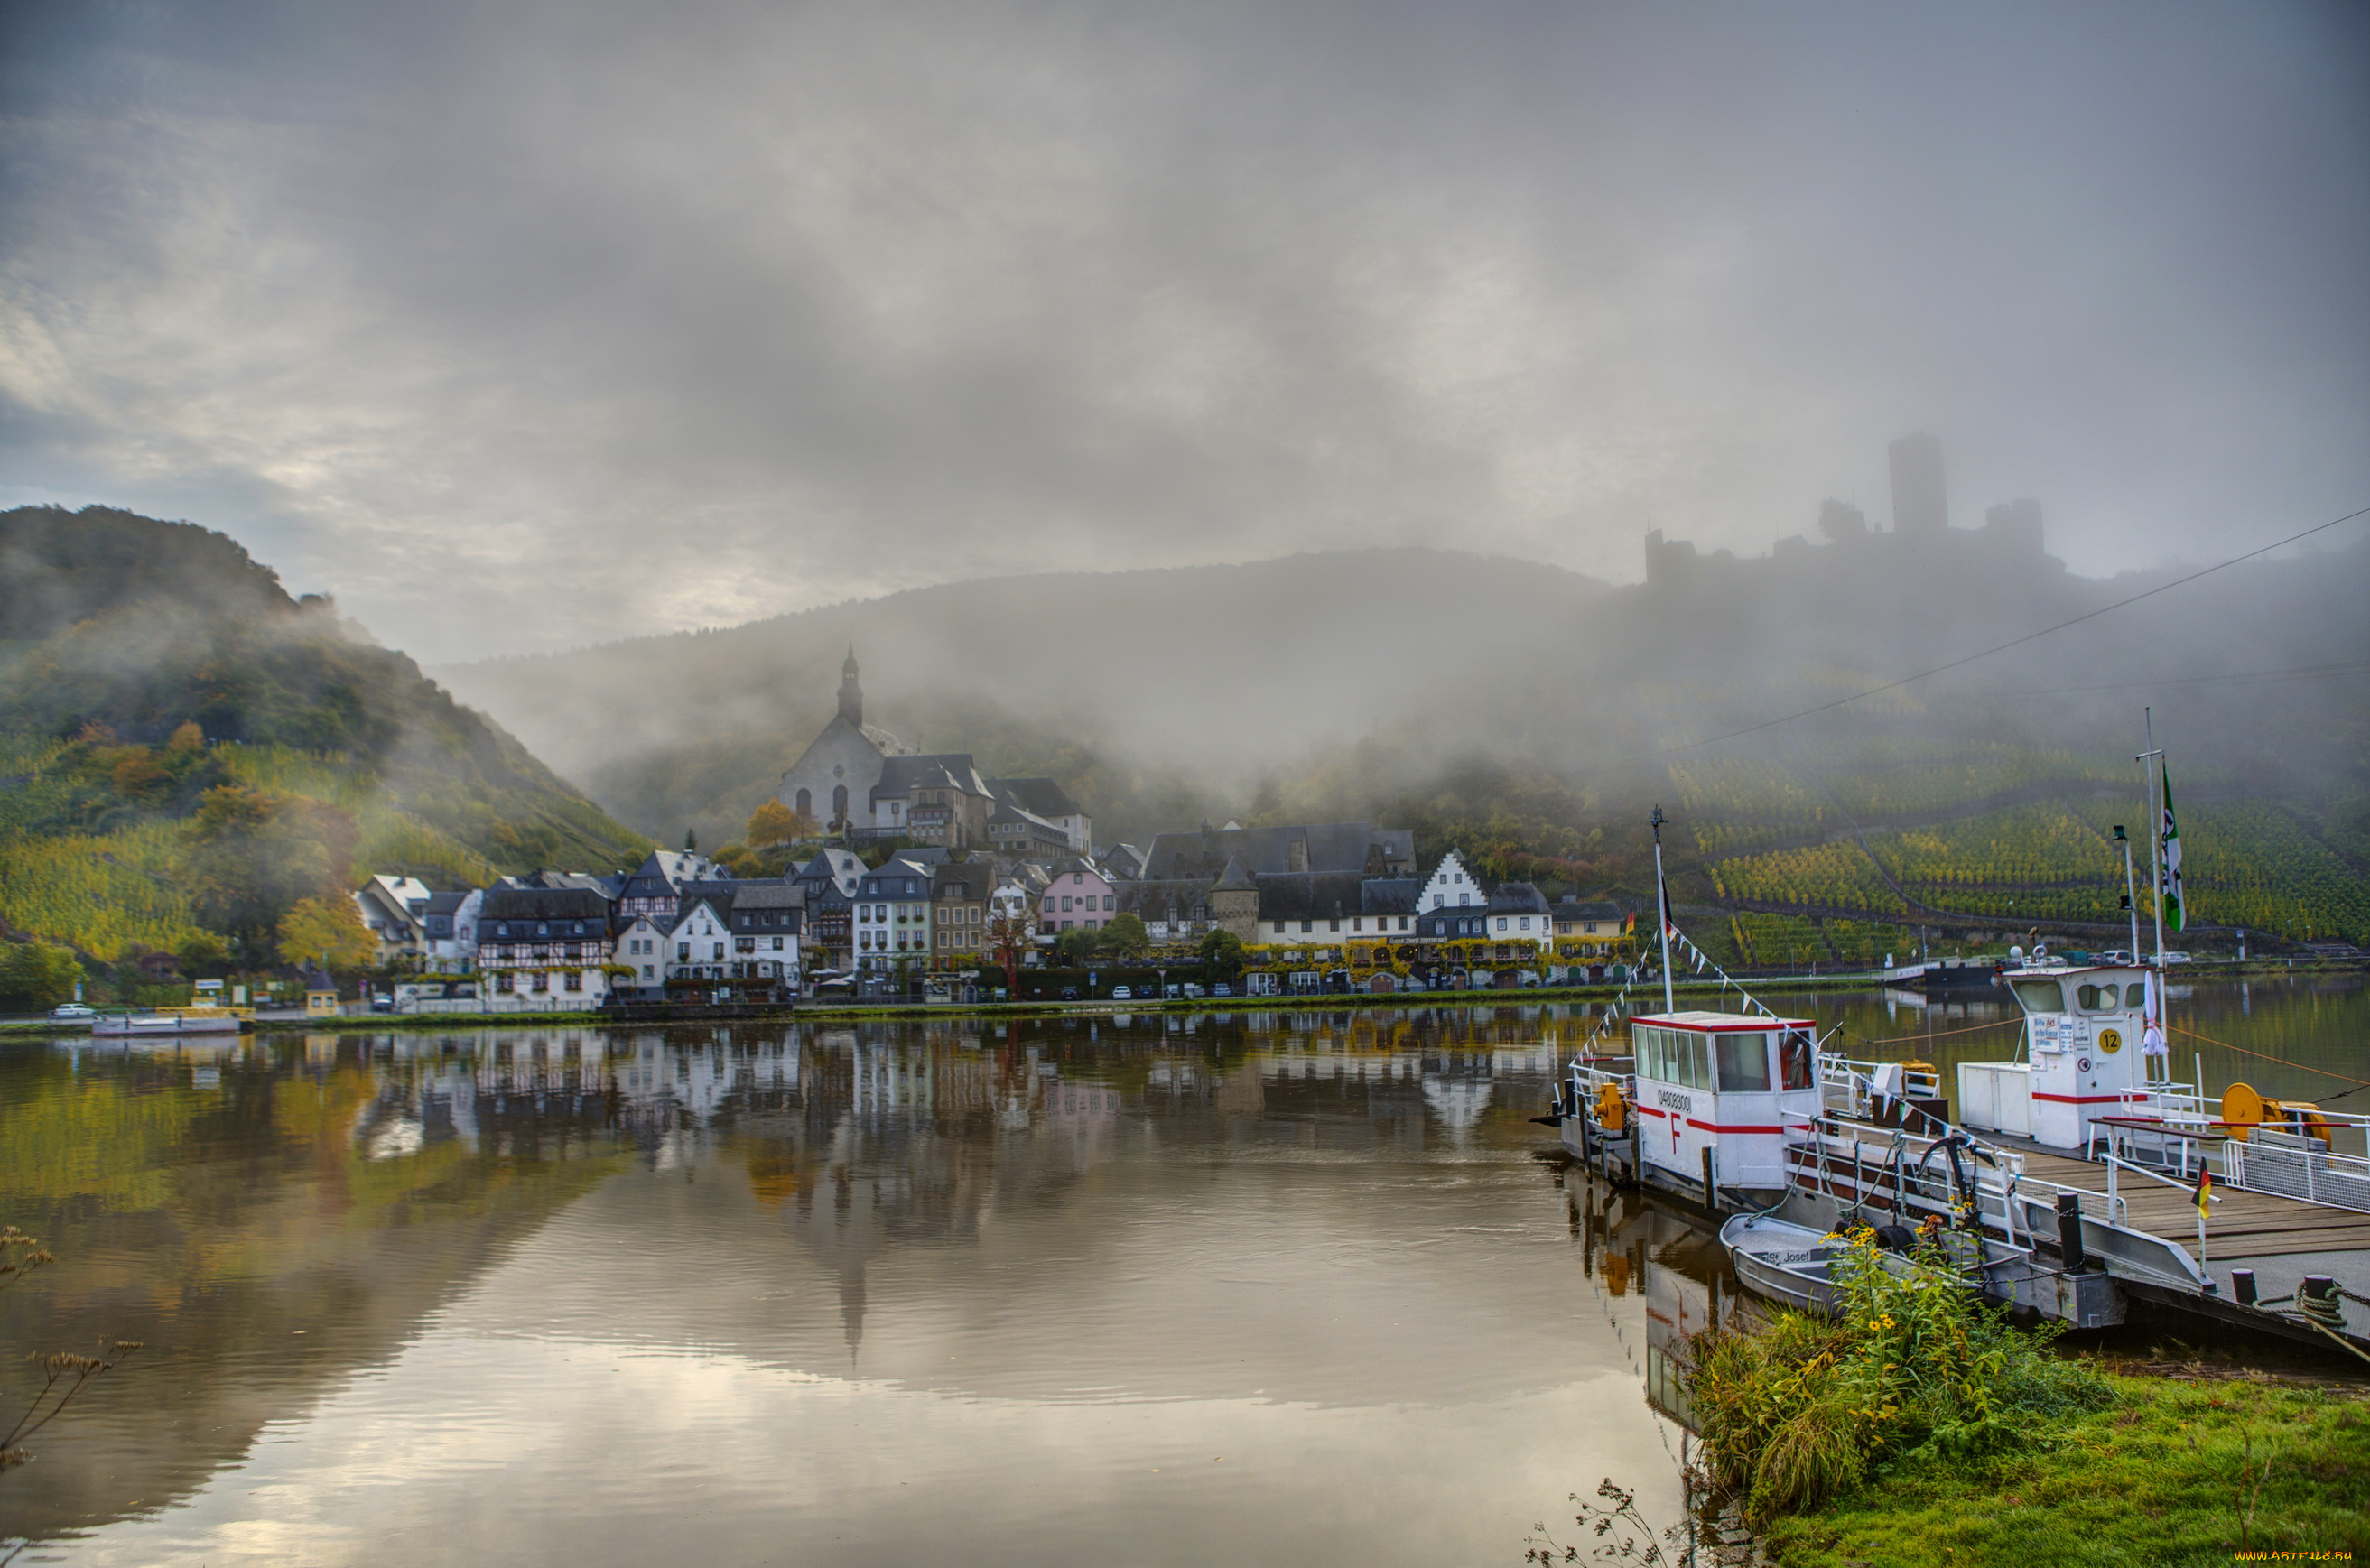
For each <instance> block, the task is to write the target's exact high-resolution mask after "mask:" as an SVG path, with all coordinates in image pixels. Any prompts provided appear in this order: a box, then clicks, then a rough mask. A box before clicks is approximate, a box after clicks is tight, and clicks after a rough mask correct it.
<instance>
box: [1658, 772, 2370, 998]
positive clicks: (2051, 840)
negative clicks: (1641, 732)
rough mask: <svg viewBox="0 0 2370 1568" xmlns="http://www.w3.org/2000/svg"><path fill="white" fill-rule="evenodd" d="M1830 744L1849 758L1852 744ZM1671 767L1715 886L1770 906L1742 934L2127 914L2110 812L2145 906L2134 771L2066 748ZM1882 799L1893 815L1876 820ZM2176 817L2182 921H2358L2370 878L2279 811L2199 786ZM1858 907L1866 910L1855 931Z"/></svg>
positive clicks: (1755, 937)
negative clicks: (1990, 803) (2123, 775)
mask: <svg viewBox="0 0 2370 1568" xmlns="http://www.w3.org/2000/svg"><path fill="white" fill-rule="evenodd" d="M1837 762H1838V767H1839V769H1842V768H1848V767H1849V765H1850V763H1851V759H1848V758H1846V759H1838V760H1837ZM1672 774H1673V783H1674V785H1675V786H1676V787H1677V789H1678V791H1679V798H1680V800H1681V802H1682V807H1683V809H1685V810H1686V811H1687V812H1689V814H1690V816H1691V818H1693V819H1691V820H1690V821H1689V822H1688V826H1689V827H1690V828H1691V829H1692V830H1693V832H1694V836H1695V838H1696V841H1697V847H1698V848H1699V849H1700V851H1701V852H1702V854H1703V857H1704V868H1705V870H1706V871H1707V873H1708V875H1709V876H1710V879H1711V882H1712V886H1713V888H1714V890H1715V891H1716V893H1717V895H1718V896H1719V897H1720V898H1722V899H1723V900H1731V901H1734V902H1738V903H1750V904H1754V905H1756V906H1760V907H1761V909H1762V910H1764V911H1766V912H1763V913H1759V914H1755V915H1752V916H1745V915H1740V917H1739V921H1740V923H1739V926H1738V932H1739V936H1740V939H1741V940H1742V941H1743V942H1744V943H1745V944H1748V945H1749V946H1751V947H1753V948H1754V950H1756V952H1764V951H1766V952H1769V953H1779V952H1790V951H1792V950H1793V949H1794V948H1796V947H1799V946H1800V945H1801V940H1802V939H1801V935H1800V933H1797V932H1795V931H1793V930H1792V929H1791V928H1789V927H1785V926H1781V925H1777V924H1767V923H1764V922H1766V921H1776V920H1778V919H1779V918H1781V916H1782V915H1783V914H1784V913H1786V912H1788V911H1795V912H1799V914H1801V915H1802V916H1824V917H1827V922H1826V927H1825V932H1824V935H1825V937H1826V939H1828V940H1831V941H1834V942H1835V944H1836V947H1837V949H1838V950H1840V949H1841V948H1842V946H1843V943H1844V940H1845V939H1846V938H1847V937H1848V938H1849V939H1850V940H1851V941H1852V943H1853V947H1854V951H1855V952H1866V953H1873V954H1874V955H1875V956H1877V957H1879V958H1881V956H1882V953H1883V952H1884V951H1887V950H1889V951H1892V952H1893V953H1895V954H1896V955H1898V954H1900V953H1903V952H1905V951H1907V950H1908V948H1909V947H1910V945H1911V944H1910V943H1909V942H1908V940H1907V939H1906V937H1905V935H1904V934H1903V933H1900V932H1899V930H1898V926H1899V924H1900V923H1902V922H1909V923H1916V922H1917V921H1921V920H1924V919H1932V918H1939V919H1943V920H1955V921H1970V922H1974V921H1983V922H1989V921H1996V922H1998V923H1999V924H2000V925H2001V926H2003V927H2007V928H2009V929H2015V928H2018V927H2029V926H2034V925H2039V926H2043V927H2047V926H2053V925H2069V926H2077V927H2091V928H2098V927H2111V926H2114V925H2117V924H2120V923H2122V922H2123V921H2125V919H2126V918H2127V917H2126V915H2125V913H2124V911H2123V889H2124V879H2123V849H2122V846H2121V845H2119V844H2117V843H2116V842H2115V841H2113V838H2112V836H2111V830H2112V829H2113V827H2114V825H2115V824H2116V823H2119V822H2121V823H2124V824H2126V825H2127V826H2129V827H2130V829H2131V830H2133V831H2134V835H2135V837H2136V838H2137V841H2138V842H2137V845H2136V852H2135V853H2136V856H2137V863H2138V873H2139V875H2138V877H2137V882H2138V890H2139V892H2140V901H2141V905H2142V909H2143V911H2144V912H2145V910H2146V905H2147V889H2148V887H2149V870H2148V864H2147V858H2146V857H2147V837H2146V828H2145V819H2146V812H2145V808H2144V807H2143V806H2142V805H2141V803H2140V802H2139V801H2138V800H2137V799H2136V798H2134V797H2135V796H2136V795H2137V793H2138V791H2137V789H2136V787H2134V788H2132V789H2130V790H2129V791H2128V793H2124V794H2121V795H2100V794H2099V793H2097V792H2098V791H2100V790H2103V789H2108V788H2111V786H2112V785H2113V784H2115V782H2116V781H2114V780H2113V779H2112V778H2111V777H2109V776H2107V774H2106V773H2104V772H2102V771H2095V770H2094V771H2089V772H2086V771H2085V770H2084V769H2083V768H2082V767H2080V766H2079V765H2077V763H2076V762H2075V761H2074V760H2073V759H2070V758H2067V757H2064V756H2060V755H2055V754H2048V753H2034V754H2031V755H2019V754H2017V753H2014V752H2013V751H2012V750H2010V749H2008V748H1996V749H1987V748H1976V749H1973V750H1971V751H1968V752H1965V753H1962V754H1960V755H1958V756H1949V755H1944V754H1940V753H1937V754H1935V755H1932V756H1929V757H1927V758H1925V759H1923V760H1914V759H1913V761H1911V762H1909V763H1905V764H1902V765H1899V766H1896V767H1893V768H1889V769H1886V770H1883V771H1881V773H1880V772H1867V771H1864V772H1859V773H1849V772H1839V773H1837V774H1835V775H1831V776H1827V777H1825V778H1824V779H1821V780H1819V781H1818V782H1817V783H1816V784H1813V782H1812V779H1811V778H1810V777H1808V776H1806V775H1805V774H1804V773H1801V772H1798V771H1796V770H1791V769H1788V768H1783V767H1780V766H1778V765H1777V764H1774V763H1767V762H1756V763H1744V762H1726V763H1720V764H1716V765H1714V764H1689V765H1688V766H1687V767H1686V768H1685V769H1679V768H1674V769H1673V770H1672ZM2123 782H2124V783H2125V784H2129V783H2130V782H2131V781H2128V780H2127V781H2123ZM2061 786H2062V787H2064V788H2065V789H2066V790H2067V791H2068V792H2069V793H2068V795H2067V796H2065V797H2061V798H2057V799H2049V800H2036V801H2029V802H2022V803H2019V804H2015V805H2009V806H2004V807H1998V808H1996V809H1992V810H1982V809H1979V807H1980V806H1981V804H1982V803H1983V802H1984V801H1985V800H1987V799H1988V800H1996V799H1997V798H1998V797H1999V796H2000V795H2003V794H2014V793H2018V792H2020V791H2025V790H2030V789H2035V788H2055V787H2061ZM1953 791H1959V792H1962V793H1961V794H1960V795H1959V798H1961V799H1962V800H1965V801H1967V802H1968V804H1969V806H1970V807H1971V809H1970V812H1969V814H1968V815H1965V816H1963V817H1960V818H1956V819H1944V820H1940V821H1932V822H1926V823H1920V824H1918V825H1914V826H1907V825H1899V824H1898V822H1897V819H1898V818H1902V817H1904V816H1906V817H1912V818H1915V817H1920V816H1928V817H1930V816H1931V815H1933V814H1934V813H1936V812H1937V811H1938V810H1939V809H1941V807H1939V806H1938V804H1937V803H1938V802H1947V801H1948V800H1949V799H1950V796H1951V793H1952V792H1953ZM1838 803H1843V804H1847V805H1848V807H1849V809H1848V810H1844V809H1842V808H1841V806H1840V805H1839V804H1838ZM1888 817H1890V818H1895V819H1896V822H1895V823H1894V824H1892V825H1888V824H1887V822H1886V820H1885V818H1888ZM2181 825H2182V834H2181V839H2182V846H2183V852H2184V864H2183V871H2184V880H2185V883H2186V886H2187V890H2188V894H2189V902H2190V920H2191V924H2192V926H2203V927H2217V926H2244V927H2247V928H2249V929H2251V930H2256V931H2261V932H2268V933H2273V934H2276V935H2280V936H2284V937H2289V938H2292V939H2295V940H2302V939H2304V938H2306V937H2307V936H2332V935H2341V936H2346V937H2350V938H2353V939H2354V940H2357V941H2360V940H2364V939H2370V878H2365V877H2364V876H2362V875H2361V874H2360V873H2359V872H2358V871H2357V870H2356V869H2355V868H2354V867H2353V864H2350V863H2349V862H2348V861H2347V860H2346V859H2345V858H2344V857H2343V856H2342V855H2341V854H2339V853H2336V852H2335V851H2333V850H2332V849H2330V847H2329V846H2328V845H2326V844H2324V843H2322V842H2321V841H2319V840H2318V839H2317V838H2315V837H2314V836H2313V834H2312V833H2311V832H2310V831H2309V830H2307V828H2306V827H2305V826H2304V825H2303V824H2302V823H2300V822H2299V820H2298V819H2297V818H2295V816H2294V815H2292V814H2291V813H2289V812H2287V811H2285V810H2283V809H2282V808H2280V807H2278V806H2276V805H2272V804H2267V803H2263V802H2259V801H2249V800H2211V799H2208V800H2203V801H2196V802H2194V803H2190V804H2184V805H2183V807H2182V809H2181ZM1804 839H1810V840H1813V841H1812V842H1807V843H1806V842H1802V841H1801V840H1804ZM1789 840H1792V842H1791V843H1789ZM1763 846H1768V847H1763ZM1853 921H1871V922H1873V924H1872V925H1871V927H1870V931H1869V933H1868V934H1867V935H1866V936H1865V938H1864V939H1863V937H1862V935H1861V933H1858V932H1857V931H1855V930H1853V929H1852V925H1851V922H1853ZM1761 961H1763V962H1770V961H1777V962H1783V961H1786V960H1784V959H1782V958H1780V959H1775V960H1772V959H1768V958H1764V959H1763V960H1761Z"/></svg>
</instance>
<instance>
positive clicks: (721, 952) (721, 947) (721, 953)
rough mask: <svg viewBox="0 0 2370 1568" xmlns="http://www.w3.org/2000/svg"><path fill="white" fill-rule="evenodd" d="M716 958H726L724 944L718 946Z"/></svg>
mask: <svg viewBox="0 0 2370 1568" xmlns="http://www.w3.org/2000/svg"><path fill="white" fill-rule="evenodd" d="M716 956H717V957H719V958H721V957H723V956H724V944H722V943H721V942H719V943H718V944H716Z"/></svg>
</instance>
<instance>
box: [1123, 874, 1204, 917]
mask: <svg viewBox="0 0 2370 1568" xmlns="http://www.w3.org/2000/svg"><path fill="white" fill-rule="evenodd" d="M1209 899H1210V887H1209V885H1208V884H1207V883H1204V882H1199V881H1186V882H1122V883H1121V884H1120V885H1119V907H1120V908H1121V909H1122V910H1125V911H1127V912H1128V913H1130V914H1132V915H1133V916H1135V917H1136V918H1137V919H1138V920H1141V921H1145V922H1146V923H1147V924H1149V923H1150V922H1152V921H1191V920H1208V919H1209V918H1210V907H1209Z"/></svg>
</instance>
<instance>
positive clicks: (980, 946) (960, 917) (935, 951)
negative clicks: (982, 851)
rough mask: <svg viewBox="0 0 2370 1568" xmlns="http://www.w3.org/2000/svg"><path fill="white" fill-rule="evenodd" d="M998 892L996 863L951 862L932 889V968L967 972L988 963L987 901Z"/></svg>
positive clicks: (933, 880) (933, 882)
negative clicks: (996, 888)
mask: <svg viewBox="0 0 2370 1568" xmlns="http://www.w3.org/2000/svg"><path fill="white" fill-rule="evenodd" d="M994 892H995V863H994V862H993V861H988V860H984V859H972V860H967V861H962V862H959V863H955V862H950V863H949V864H945V865H941V866H939V867H938V873H937V876H935V877H934V878H933V879H932V882H931V886H930V942H931V946H930V964H931V967H934V968H940V969H967V968H972V967H977V966H978V965H980V964H983V963H984V962H986V961H987V948H988V941H987V921H988V914H987V910H988V898H989V896H990V895H991V894H992V893H994Z"/></svg>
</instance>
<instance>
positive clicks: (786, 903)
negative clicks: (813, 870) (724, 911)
mask: <svg viewBox="0 0 2370 1568" xmlns="http://www.w3.org/2000/svg"><path fill="white" fill-rule="evenodd" d="M732 907H733V909H734V910H802V909H805V908H806V907H807V890H806V889H805V888H803V887H800V886H798V885H797V884H796V883H794V882H742V883H737V884H735V885H734V887H733V890H732Z"/></svg>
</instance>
